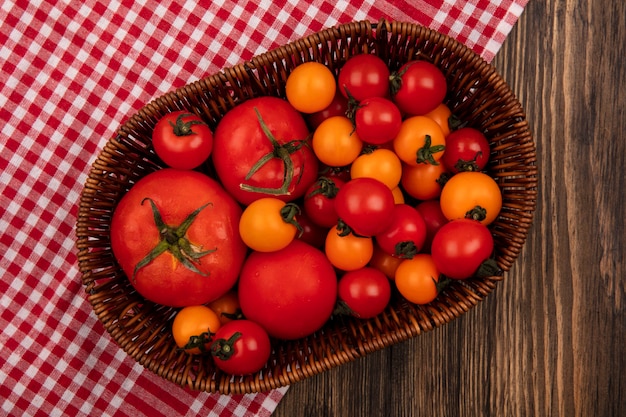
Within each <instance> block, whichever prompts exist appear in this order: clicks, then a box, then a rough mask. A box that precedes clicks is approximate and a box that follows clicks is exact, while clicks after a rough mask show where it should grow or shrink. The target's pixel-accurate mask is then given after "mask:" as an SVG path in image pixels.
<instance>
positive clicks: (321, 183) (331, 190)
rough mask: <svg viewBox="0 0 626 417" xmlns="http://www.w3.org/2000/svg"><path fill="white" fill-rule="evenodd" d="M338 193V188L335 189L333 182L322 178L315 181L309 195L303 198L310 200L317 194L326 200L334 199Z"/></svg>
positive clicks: (335, 185)
mask: <svg viewBox="0 0 626 417" xmlns="http://www.w3.org/2000/svg"><path fill="white" fill-rule="evenodd" d="M338 192H339V187H337V184H336V183H335V181H333V180H332V179H331V178H328V177H323V176H322V177H319V178H318V179H317V181H315V187H314V188H313V190H312V191H311V192H310V193H309V194H307V195H306V197H305V198H311V197H313V196H316V195H318V194H321V195H323V196H324V197H326V198H335V196H336V195H337V193H338Z"/></svg>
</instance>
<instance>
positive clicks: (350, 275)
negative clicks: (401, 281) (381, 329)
mask: <svg viewBox="0 0 626 417" xmlns="http://www.w3.org/2000/svg"><path fill="white" fill-rule="evenodd" d="M337 298H338V305H337V308H336V309H335V312H336V313H340V314H348V315H351V316H354V317H358V318H360V319H369V318H372V317H376V316H377V315H379V314H380V313H382V312H383V311H385V308H387V305H388V304H389V300H390V299H391V285H390V284H389V279H387V277H386V276H385V274H383V273H382V272H381V271H379V270H378V269H375V268H371V267H367V266H366V267H363V268H360V269H356V270H354V271H349V272H346V273H345V274H344V275H343V276H342V277H341V278H340V279H339V284H338V287H337Z"/></svg>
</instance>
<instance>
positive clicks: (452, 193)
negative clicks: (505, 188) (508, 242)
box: [439, 171, 502, 226]
mask: <svg viewBox="0 0 626 417" xmlns="http://www.w3.org/2000/svg"><path fill="white" fill-rule="evenodd" d="M439 203H440V204H441V211H442V212H443V215H444V216H446V218H447V219H448V220H453V219H462V218H470V219H474V220H478V221H480V222H481V223H482V224H484V225H485V226H487V225H489V224H491V223H492V222H493V221H494V220H495V219H496V218H497V217H498V214H499V213H500V210H501V209H502V192H501V191H500V187H499V186H498V183H496V181H495V180H494V179H493V178H491V177H490V176H489V175H487V174H485V173H482V172H474V171H466V172H459V173H458V174H455V175H454V176H452V177H451V178H450V179H449V180H448V181H447V182H446V185H444V187H443V189H442V190H441V196H440V198H439Z"/></svg>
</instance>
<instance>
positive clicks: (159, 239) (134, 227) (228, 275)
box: [111, 168, 246, 307]
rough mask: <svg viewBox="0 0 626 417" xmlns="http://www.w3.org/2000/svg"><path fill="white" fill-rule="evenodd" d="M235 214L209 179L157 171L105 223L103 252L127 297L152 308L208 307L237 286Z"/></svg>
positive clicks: (239, 259) (240, 254)
mask: <svg viewBox="0 0 626 417" xmlns="http://www.w3.org/2000/svg"><path fill="white" fill-rule="evenodd" d="M240 216H241V208H240V207H239V205H238V204H237V203H236V202H235V200H233V198H232V197H231V196H230V195H228V193H226V191H225V190H224V189H223V188H222V187H221V186H220V185H219V184H218V183H217V182H216V181H214V180H213V179H211V178H209V177H207V176H206V175H203V174H201V173H199V172H195V171H182V170H174V169H169V168H166V169H162V170H159V171H156V172H154V173H151V174H148V175H146V176H145V177H144V178H142V179H140V180H139V181H137V183H135V185H134V186H133V187H132V188H131V189H130V190H129V191H128V192H127V193H126V194H125V195H124V197H122V199H121V200H120V202H119V204H118V206H117V207H116V209H115V211H114V213H113V218H112V220H111V247H112V249H113V253H114V255H115V258H116V259H117V261H118V262H119V264H120V266H121V267H122V269H123V270H124V272H125V273H126V275H127V276H128V278H129V279H130V282H131V284H132V285H133V286H134V287H135V289H136V290H137V291H138V292H139V293H140V294H141V295H143V296H144V297H145V298H146V299H148V300H150V301H153V302H155V303H159V304H163V305H167V306H174V307H182V306H188V305H193V304H204V303H208V302H210V301H212V300H214V299H216V298H218V297H219V296H221V295H222V294H224V293H225V292H226V291H228V290H229V289H230V288H231V287H232V286H233V285H234V284H235V282H236V281H237V276H238V274H239V270H240V268H241V265H242V263H243V260H244V257H245V254H246V248H245V245H244V243H243V241H242V240H241V238H240V237H239V233H238V231H237V227H238V226H237V225H238V223H239V218H240Z"/></svg>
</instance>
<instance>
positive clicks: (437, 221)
mask: <svg viewBox="0 0 626 417" xmlns="http://www.w3.org/2000/svg"><path fill="white" fill-rule="evenodd" d="M415 208H416V209H417V211H419V212H420V214H421V215H422V218H423V219H424V223H426V240H425V241H424V247H423V248H422V252H424V253H430V247H431V244H432V241H433V237H434V236H435V233H437V230H439V228H440V227H441V226H443V225H444V224H446V223H448V219H447V218H446V216H444V215H443V212H442V211H441V204H440V203H439V200H428V201H422V202H421V203H419V204H418V205H417V206H416V207H415Z"/></svg>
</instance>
